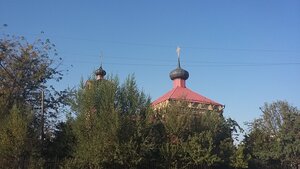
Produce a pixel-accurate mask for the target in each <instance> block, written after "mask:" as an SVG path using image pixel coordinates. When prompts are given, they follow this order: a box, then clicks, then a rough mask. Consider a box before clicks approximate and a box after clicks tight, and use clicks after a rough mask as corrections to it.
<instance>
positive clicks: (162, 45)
mask: <svg viewBox="0 0 300 169" xmlns="http://www.w3.org/2000/svg"><path fill="white" fill-rule="evenodd" d="M25 34H26V35H30V36H41V34H32V33H25ZM42 34H43V33H42ZM49 36H52V37H53V38H56V39H66V40H72V41H74V40H75V41H90V42H101V43H111V44H120V45H127V46H146V47H160V48H175V47H176V46H177V44H156V43H141V42H128V41H127V42H126V41H113V40H99V39H92V38H81V37H70V36H60V35H59V36H57V35H49ZM181 47H182V48H186V49H188V48H189V49H199V50H218V51H240V52H280V53H285V52H292V53H299V52H300V51H299V50H289V49H262V48H261V49H251V48H223V47H203V46H189V45H181Z"/></svg>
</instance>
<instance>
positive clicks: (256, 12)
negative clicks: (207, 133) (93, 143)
mask: <svg viewBox="0 0 300 169" xmlns="http://www.w3.org/2000/svg"><path fill="white" fill-rule="evenodd" d="M0 4H1V5H0V24H1V25H2V24H8V27H6V28H5V29H4V28H3V27H2V28H1V29H2V30H1V31H2V32H6V33H11V34H16V35H24V36H25V37H27V38H28V39H31V40H32V39H34V38H36V37H38V36H42V37H45V38H50V40H51V41H52V42H53V43H55V44H56V46H57V50H58V52H59V56H60V57H62V58H63V59H64V64H63V65H62V69H69V70H70V71H69V72H68V73H66V74H65V77H64V80H63V81H62V82H61V83H59V84H57V86H58V87H59V88H67V87H73V86H78V85H79V82H80V79H81V77H83V78H84V79H87V78H88V77H89V76H90V75H91V73H92V71H93V70H95V69H96V68H97V67H98V66H99V65H100V57H99V55H100V53H101V51H103V55H104V58H103V67H104V69H105V70H106V71H107V72H108V73H111V74H117V75H118V76H119V77H120V79H121V80H123V79H124V78H126V76H127V75H128V74H131V73H134V74H135V76H136V79H137V82H138V85H139V87H140V88H142V89H143V90H144V91H145V92H146V93H148V94H149V95H150V96H151V97H152V99H156V98H157V97H159V96H161V95H162V94H164V93H165V92H167V91H168V90H170V89H171V88H172V82H171V80H170V79H169V72H170V71H171V70H172V69H174V68H175V66H176V59H177V58H176V57H177V56H176V52H175V51H176V47H177V46H180V47H181V49H182V50H181V60H182V67H183V68H185V69H186V70H188V71H189V73H190V78H189V79H188V81H187V86H188V87H189V88H191V89H192V90H194V91H196V92H198V93H200V94H202V95H204V96H207V97H209V98H211V99H213V100H215V101H218V102H220V103H222V104H225V105H226V108H225V113H224V115H225V116H226V117H231V118H233V119H235V120H237V121H238V122H239V123H240V124H242V123H243V122H245V121H251V120H253V119H254V118H257V117H259V116H260V115H261V112H260V110H259V107H260V106H262V105H263V103H264V102H272V101H275V100H286V101H288V102H290V103H291V104H292V105H294V106H297V107H300V103H299V101H300V90H299V84H300V83H299V82H300V76H299V74H300V1H298V0H294V1H293V0H281V1H279V0H273V1H269V0H251V1H239V0H210V1H207V0H187V1H179V0H172V1H169V0H165V1H161V0H153V1H146V0H128V1H121V0H119V1H117V0H110V1H101V0H98V1H96V0H95V1H92V0H91V1H79V0H78V1H74V0H73V1H71V0H70V1H67V0H65V1H61V0H51V1H46V0H26V1H22V0H19V1H18V0H0ZM41 31H44V32H45V33H44V34H43V35H40V32H41ZM71 65H73V66H71Z"/></svg>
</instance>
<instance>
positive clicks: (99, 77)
mask: <svg viewBox="0 0 300 169" xmlns="http://www.w3.org/2000/svg"><path fill="white" fill-rule="evenodd" d="M102 59H103V52H102V51H101V55H100V61H101V62H100V67H99V69H97V70H96V72H95V74H96V80H102V79H104V76H105V75H106V71H105V70H104V69H103V68H102Z"/></svg>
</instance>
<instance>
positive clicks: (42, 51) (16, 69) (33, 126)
mask: <svg viewBox="0 0 300 169" xmlns="http://www.w3.org/2000/svg"><path fill="white" fill-rule="evenodd" d="M56 55H57V53H56V50H55V45H54V44H53V43H51V42H50V40H49V39H46V40H42V39H40V38H38V39H36V40H35V41H34V42H32V43H31V42H29V41H27V40H26V39H25V38H24V37H22V36H11V35H7V34H5V33H4V34H1V36H0V120H4V119H7V118H8V117H11V115H10V112H11V110H12V109H13V106H16V107H18V109H19V110H22V111H21V113H22V116H24V117H27V116H31V118H30V121H29V122H28V125H27V126H26V128H27V131H28V133H29V134H28V135H27V138H26V139H27V140H30V142H26V143H28V145H26V146H27V148H28V152H27V153H24V154H23V155H24V157H23V159H26V160H27V161H33V162H34V161H37V160H38V158H43V156H44V155H46V154H45V153H44V151H45V150H46V149H47V147H46V146H45V145H44V141H45V140H46V139H51V137H52V134H53V133H52V132H51V131H52V129H53V127H54V124H55V123H53V121H55V120H56V117H57V114H58V113H59V112H60V109H61V108H62V106H63V105H64V99H65V98H66V97H67V95H68V92H67V91H57V90H56V89H55V88H54V87H53V86H52V85H50V83H49V82H50V81H51V82H54V81H60V80H61V79H62V72H61V71H59V70H58V69H59V65H60V63H57V62H55V58H56V57H57V56H56ZM59 60H61V59H59ZM60 62H61V61H60ZM42 91H43V93H44V98H42V95H41V93H42ZM42 100H44V101H43V106H41V102H42ZM42 107H43V108H42ZM23 110H26V111H23ZM42 110H43V111H42ZM33 159H36V160H33ZM28 163H29V162H27V163H25V164H24V166H26V165H29V164H28ZM38 163H41V162H38Z"/></svg>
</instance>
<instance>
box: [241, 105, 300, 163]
mask: <svg viewBox="0 0 300 169" xmlns="http://www.w3.org/2000/svg"><path fill="white" fill-rule="evenodd" d="M261 110H262V112H263V115H262V117H261V118H258V119H256V120H254V121H253V122H252V123H250V129H251V130H250V133H249V135H248V136H247V137H246V139H245V146H246V147H247V149H248V151H249V153H250V155H251V156H252V160H250V167H253V168H254V167H256V168H259V167H260V168H297V167H299V155H300V149H299V148H300V144H299V143H300V142H299V138H300V134H299V129H300V123H299V121H300V112H299V110H298V109H297V108H296V107H293V106H291V105H289V103H287V102H285V101H276V102H273V103H271V104H268V103H265V105H264V106H263V107H262V108H261Z"/></svg>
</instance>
